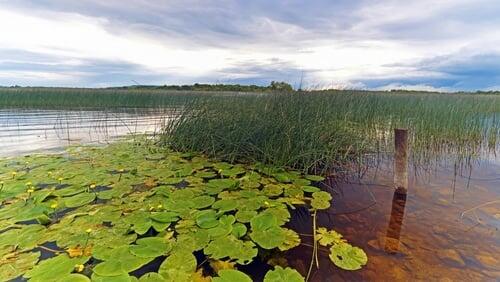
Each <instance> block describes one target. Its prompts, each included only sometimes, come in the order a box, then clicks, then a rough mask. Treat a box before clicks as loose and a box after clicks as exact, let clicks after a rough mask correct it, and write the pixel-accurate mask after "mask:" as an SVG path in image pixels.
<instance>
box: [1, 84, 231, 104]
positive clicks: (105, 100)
mask: <svg viewBox="0 0 500 282" xmlns="http://www.w3.org/2000/svg"><path fill="white" fill-rule="evenodd" d="M230 94H231V93H226V94H224V95H230ZM211 95H220V93H216V92H208V91H207V92H203V91H176V90H154V89H90V88H0V108H32V109H33V108H34V109H69V108H128V107H133V108H158V107H175V106H182V105H184V104H186V103H188V102H189V101H191V100H193V99H196V98H197V97H202V96H203V97H206V96H211Z"/></svg>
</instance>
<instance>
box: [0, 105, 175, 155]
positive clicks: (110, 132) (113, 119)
mask: <svg viewBox="0 0 500 282" xmlns="http://www.w3.org/2000/svg"><path fill="white" fill-rule="evenodd" d="M174 113H175V110H173V109H134V108H122V109H115V110H106V111H102V110H21V109H15V110H8V109H3V110H0V129H1V130H0V144H1V146H0V156H15V155H20V154H29V153H33V152H47V151H58V150H59V151H60V150H62V149H64V147H65V146H68V145H74V144H106V143H108V142H110V141H112V140H114V139H115V138H118V137H122V136H125V135H129V134H136V133H141V134H142V133H147V134H154V133H155V132H158V131H159V130H160V129H161V126H162V125H163V124H164V123H165V122H166V121H168V120H169V119H170V118H172V116H174Z"/></svg>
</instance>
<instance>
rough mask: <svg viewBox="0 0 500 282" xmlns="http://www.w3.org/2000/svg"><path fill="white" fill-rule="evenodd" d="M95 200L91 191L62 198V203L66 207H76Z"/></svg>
mask: <svg viewBox="0 0 500 282" xmlns="http://www.w3.org/2000/svg"><path fill="white" fill-rule="evenodd" d="M94 200H95V194H93V193H80V194H77V195H75V196H71V197H67V198H64V201H63V202H64V205H65V206H66V207H68V208H76V207H80V206H83V205H86V204H88V203H91V202H92V201H94Z"/></svg>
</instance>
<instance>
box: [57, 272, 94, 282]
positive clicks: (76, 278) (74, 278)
mask: <svg viewBox="0 0 500 282" xmlns="http://www.w3.org/2000/svg"><path fill="white" fill-rule="evenodd" d="M57 281H58V282H90V279H89V278H88V277H87V276H85V275H83V274H78V273H71V274H69V275H67V276H64V277H63V278H61V279H58V280H57Z"/></svg>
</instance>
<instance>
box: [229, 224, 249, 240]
mask: <svg viewBox="0 0 500 282" xmlns="http://www.w3.org/2000/svg"><path fill="white" fill-rule="evenodd" d="M231 233H232V234H233V235H234V236H235V237H236V238H241V237H243V236H245V234H247V227H246V226H245V224H242V223H235V224H234V225H233V231H231Z"/></svg>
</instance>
